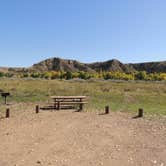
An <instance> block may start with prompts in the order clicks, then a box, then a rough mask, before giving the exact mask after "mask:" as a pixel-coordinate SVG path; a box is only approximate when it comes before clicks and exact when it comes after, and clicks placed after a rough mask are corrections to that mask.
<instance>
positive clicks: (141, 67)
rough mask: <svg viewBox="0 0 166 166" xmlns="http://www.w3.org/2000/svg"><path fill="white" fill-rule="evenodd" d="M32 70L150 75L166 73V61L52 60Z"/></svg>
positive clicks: (41, 63) (33, 67)
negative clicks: (138, 72) (91, 61)
mask: <svg viewBox="0 0 166 166" xmlns="http://www.w3.org/2000/svg"><path fill="white" fill-rule="evenodd" d="M30 69H31V70H36V71H51V70H55V71H70V72H75V71H86V72H96V71H120V72H125V73H129V72H134V71H147V72H148V73H154V72H166V61H163V62H148V63H138V64H132V63H130V64H124V63H122V62H120V61H118V60H116V59H113V60H109V61H105V62H95V63H89V64H88V63H81V62H78V61H76V60H69V59H60V58H51V59H47V60H44V61H41V62H39V63H37V64H34V65H33V66H32V67H31V68H30Z"/></svg>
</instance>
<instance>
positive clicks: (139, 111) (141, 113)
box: [138, 108, 144, 118]
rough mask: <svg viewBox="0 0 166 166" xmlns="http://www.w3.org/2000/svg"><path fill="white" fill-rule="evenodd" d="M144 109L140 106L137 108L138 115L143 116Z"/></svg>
mask: <svg viewBox="0 0 166 166" xmlns="http://www.w3.org/2000/svg"><path fill="white" fill-rule="evenodd" d="M143 113H144V110H143V109H142V108H139V110H138V117H140V118H141V117H143Z"/></svg>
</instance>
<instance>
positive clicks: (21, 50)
mask: <svg viewBox="0 0 166 166" xmlns="http://www.w3.org/2000/svg"><path fill="white" fill-rule="evenodd" d="M165 18H166V1H165V0H0V58H1V59H0V66H25V67H27V66H31V65H32V64H33V63H37V62H39V61H41V60H44V59H46V58H50V57H60V58H68V59H76V60H79V61H81V62H88V63H89V62H95V61H105V60H109V59H113V58H114V59H119V60H120V61H122V62H124V63H128V62H145V61H162V60H166V21H165Z"/></svg>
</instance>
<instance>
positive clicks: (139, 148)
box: [0, 110, 166, 166]
mask: <svg viewBox="0 0 166 166" xmlns="http://www.w3.org/2000/svg"><path fill="white" fill-rule="evenodd" d="M102 165H103V166H130V165H133V166H166V122H165V120H160V119H159V118H158V119H149V118H143V119H132V116H131V114H128V113H121V112H117V113H113V112H111V113H110V114H109V115H98V114H97V113H87V112H81V113H79V112H74V111H71V110H70V111H69V110H66V111H62V110H61V111H52V112H51V111H41V112H40V113H39V114H35V112H34V111H22V112H21V111H20V112H19V111H18V112H17V113H14V112H12V113H11V118H9V119H0V166H102Z"/></svg>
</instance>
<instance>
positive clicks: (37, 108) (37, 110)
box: [36, 105, 39, 114]
mask: <svg viewBox="0 0 166 166" xmlns="http://www.w3.org/2000/svg"><path fill="white" fill-rule="evenodd" d="M38 113H39V106H38V105H36V114H38Z"/></svg>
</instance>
